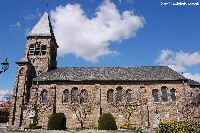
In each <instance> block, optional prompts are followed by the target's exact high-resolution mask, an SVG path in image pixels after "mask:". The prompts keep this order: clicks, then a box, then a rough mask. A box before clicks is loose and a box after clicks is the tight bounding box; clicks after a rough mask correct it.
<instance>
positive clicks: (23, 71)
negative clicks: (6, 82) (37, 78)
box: [19, 67, 25, 75]
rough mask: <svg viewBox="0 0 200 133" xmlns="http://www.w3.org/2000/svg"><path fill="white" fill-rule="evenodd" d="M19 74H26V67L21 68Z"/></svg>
mask: <svg viewBox="0 0 200 133" xmlns="http://www.w3.org/2000/svg"><path fill="white" fill-rule="evenodd" d="M19 74H20V75H24V74H25V69H24V68H23V67H22V68H21V69H20V70H19Z"/></svg>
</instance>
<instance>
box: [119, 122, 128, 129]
mask: <svg viewBox="0 0 200 133" xmlns="http://www.w3.org/2000/svg"><path fill="white" fill-rule="evenodd" d="M121 128H122V129H129V128H130V124H128V123H126V124H123V125H122V126H121Z"/></svg>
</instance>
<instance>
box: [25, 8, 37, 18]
mask: <svg viewBox="0 0 200 133" xmlns="http://www.w3.org/2000/svg"><path fill="white" fill-rule="evenodd" d="M38 17H41V13H40V9H39V8H36V11H35V13H34V14H30V15H27V16H25V17H24V19H26V20H32V19H35V18H38Z"/></svg>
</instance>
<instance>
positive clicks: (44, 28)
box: [27, 12, 55, 38]
mask: <svg viewBox="0 0 200 133" xmlns="http://www.w3.org/2000/svg"><path fill="white" fill-rule="evenodd" d="M31 36H51V37H53V38H55V37H54V33H53V30H52V26H51V22H50V19H49V15H48V12H45V13H44V15H43V16H42V18H41V19H40V21H39V22H38V23H37V24H36V25H35V27H34V28H33V30H32V31H31V32H30V34H29V35H28V36H27V37H31Z"/></svg>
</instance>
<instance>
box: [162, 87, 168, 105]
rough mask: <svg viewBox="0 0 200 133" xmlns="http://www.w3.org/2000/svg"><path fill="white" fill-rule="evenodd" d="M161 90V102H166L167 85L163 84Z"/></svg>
mask: <svg viewBox="0 0 200 133" xmlns="http://www.w3.org/2000/svg"><path fill="white" fill-rule="evenodd" d="M161 91H162V101H163V102H167V101H168V98H167V87H166V86H163V87H161Z"/></svg>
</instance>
